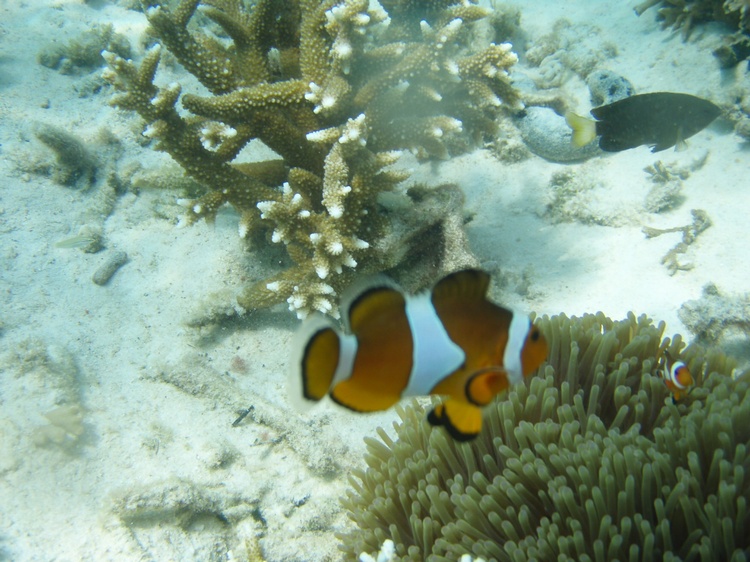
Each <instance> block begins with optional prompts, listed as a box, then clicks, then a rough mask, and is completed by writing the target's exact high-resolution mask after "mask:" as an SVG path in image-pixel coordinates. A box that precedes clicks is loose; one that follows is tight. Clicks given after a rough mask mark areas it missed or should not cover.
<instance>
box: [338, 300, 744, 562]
mask: <svg viewBox="0 0 750 562" xmlns="http://www.w3.org/2000/svg"><path fill="white" fill-rule="evenodd" d="M537 323H538V325H539V326H540V328H541V329H542V331H543V332H544V334H545V336H546V337H547V339H548V341H549V342H550V354H549V358H548V363H547V364H546V365H543V366H542V367H541V368H540V370H539V372H538V373H536V374H535V375H532V376H531V377H530V378H529V379H528V380H527V382H526V383H525V384H521V385H518V386H516V387H514V388H513V390H511V391H510V392H509V393H508V394H507V395H506V396H504V397H501V398H500V399H499V400H497V401H496V402H495V403H494V405H492V406H491V407H489V408H488V411H487V413H486V416H485V420H484V421H485V426H484V428H483V430H482V433H481V434H480V435H479V437H478V438H477V439H476V440H474V441H472V442H469V443H457V442H456V441H454V440H452V439H451V438H450V436H448V435H447V433H446V432H445V431H444V430H443V429H442V428H432V427H430V425H429V424H428V423H427V422H426V421H425V407H424V406H423V405H420V404H418V403H417V402H412V403H411V404H409V405H406V406H405V407H402V408H399V411H398V413H399V415H400V417H401V423H397V424H394V427H395V433H396V438H395V439H392V438H391V437H389V436H388V434H387V433H386V432H385V431H384V430H382V429H380V430H379V431H378V434H379V436H380V439H368V440H367V449H368V452H367V454H366V456H365V462H366V464H367V468H366V469H364V470H360V471H357V472H355V473H354V474H353V475H352V476H351V477H350V484H351V489H350V490H349V491H348V492H347V494H346V496H345V497H344V498H343V499H342V503H343V505H344V507H345V509H347V510H348V515H349V517H350V519H351V520H352V521H353V522H354V524H355V528H353V529H352V530H349V531H347V532H343V533H340V534H339V539H340V540H341V549H342V550H343V551H344V552H345V553H346V555H347V558H349V557H350V558H352V559H356V557H357V556H358V555H359V554H360V553H371V554H375V555H377V552H378V550H379V548H380V546H381V545H382V544H383V542H384V541H385V540H387V539H390V540H392V541H393V543H394V545H395V556H394V557H393V559H394V560H414V561H416V560H429V561H435V562H439V561H446V562H447V561H451V560H453V561H455V560H458V559H459V558H460V557H461V556H463V555H467V554H468V555H470V556H473V557H481V558H483V559H485V560H488V561H491V560H498V561H506V560H507V561H514V562H517V561H522V560H540V561H545V560H558V559H560V558H561V557H562V558H568V559H576V560H597V561H599V560H601V561H608V560H615V559H618V560H680V559H682V560H685V559H692V560H746V559H747V556H748V555H749V554H750V536H748V533H747V529H749V528H750V515H749V514H748V504H749V503H750V376H748V375H746V374H745V375H740V376H737V377H732V376H731V375H732V371H733V369H734V363H733V361H731V360H729V359H727V358H726V357H725V356H724V355H723V354H721V353H720V352H718V351H703V350H701V349H699V348H698V347H695V346H690V347H688V348H687V349H685V350H683V351H682V352H681V353H680V349H681V348H682V347H683V345H684V344H683V343H682V341H681V338H680V337H679V336H675V337H674V338H672V339H671V340H670V339H669V338H663V333H664V324H663V323H661V324H659V325H654V324H653V322H652V321H651V320H650V319H649V318H647V317H645V316H641V317H639V318H636V317H635V315H633V314H630V315H629V316H628V318H627V319H625V320H622V321H613V320H610V319H609V318H607V317H605V316H604V315H603V314H601V313H600V314H596V315H584V316H583V317H582V318H575V317H573V318H568V317H566V316H564V315H560V316H555V317H552V318H548V317H543V318H540V319H538V320H537ZM665 350H667V351H668V352H669V353H670V355H672V356H679V357H680V358H681V359H682V360H683V361H684V362H685V363H687V364H688V366H689V368H690V370H691V372H692V373H693V377H694V379H695V383H696V384H695V387H694V389H693V390H692V392H691V393H690V394H689V395H688V397H687V398H685V399H684V400H682V401H681V402H679V403H677V404H675V403H673V401H672V398H671V396H670V393H669V391H668V389H667V388H666V387H665V385H664V383H663V381H662V379H661V378H660V377H659V376H658V374H657V373H656V371H657V369H658V367H659V366H660V365H659V362H660V360H661V358H662V357H663V356H664V352H665Z"/></svg>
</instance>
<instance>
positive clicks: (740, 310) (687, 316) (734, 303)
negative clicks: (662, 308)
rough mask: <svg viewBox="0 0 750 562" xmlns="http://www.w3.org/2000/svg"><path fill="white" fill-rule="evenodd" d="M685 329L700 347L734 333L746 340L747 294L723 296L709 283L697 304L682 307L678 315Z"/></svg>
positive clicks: (749, 308) (748, 326) (749, 303)
mask: <svg viewBox="0 0 750 562" xmlns="http://www.w3.org/2000/svg"><path fill="white" fill-rule="evenodd" d="M678 314H679V316H680V320H682V321H683V322H684V323H685V325H686V326H687V327H688V329H689V330H690V331H691V332H692V333H693V334H695V336H696V337H697V338H698V339H699V340H700V341H701V342H703V343H706V344H710V345H716V344H717V343H718V342H719V340H720V339H721V338H722V335H723V334H724V332H726V331H728V330H732V329H738V330H740V331H741V332H743V333H744V334H745V336H746V337H749V336H750V294H747V293H746V294H744V295H732V296H730V295H725V294H723V293H722V292H721V291H719V289H718V287H716V285H714V284H713V283H710V284H708V285H706V286H705V287H703V294H702V295H701V298H699V299H697V300H691V301H687V302H686V303H684V304H683V305H682V306H681V307H680V310H679V312H678Z"/></svg>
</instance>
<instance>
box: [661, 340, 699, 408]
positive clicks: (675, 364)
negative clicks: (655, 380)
mask: <svg viewBox="0 0 750 562" xmlns="http://www.w3.org/2000/svg"><path fill="white" fill-rule="evenodd" d="M657 372H658V373H659V374H660V375H661V377H662V378H663V379H664V384H666V385H667V388H668V389H669V391H670V392H671V393H672V401H673V402H679V401H680V400H682V399H683V398H685V397H686V396H687V395H688V392H690V387H691V386H693V383H694V381H693V375H691V374H690V369H688V367H687V365H685V363H683V362H682V361H674V360H673V359H672V356H671V355H670V354H669V352H668V351H666V350H665V351H664V368H662V369H659V370H658V371H657Z"/></svg>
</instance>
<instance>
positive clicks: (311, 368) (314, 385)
mask: <svg viewBox="0 0 750 562" xmlns="http://www.w3.org/2000/svg"><path fill="white" fill-rule="evenodd" d="M292 341H293V345H292V357H291V360H290V362H289V377H288V385H287V386H288V391H289V400H290V402H292V403H293V404H294V405H295V406H297V407H298V408H302V409H304V408H305V407H306V406H310V405H311V404H313V403H315V402H318V401H319V400H321V399H322V398H323V397H324V396H325V395H326V394H328V392H329V391H330V390H331V386H332V385H333V379H334V376H335V374H336V369H337V367H338V363H339V358H340V355H341V341H342V336H341V334H340V333H339V330H338V328H337V327H336V325H335V324H334V323H333V321H332V320H331V319H330V318H328V317H325V316H320V315H315V316H311V317H310V318H308V319H307V320H306V321H305V322H304V323H303V324H302V326H301V327H300V328H299V330H297V333H296V334H295V335H294V338H293V340H292Z"/></svg>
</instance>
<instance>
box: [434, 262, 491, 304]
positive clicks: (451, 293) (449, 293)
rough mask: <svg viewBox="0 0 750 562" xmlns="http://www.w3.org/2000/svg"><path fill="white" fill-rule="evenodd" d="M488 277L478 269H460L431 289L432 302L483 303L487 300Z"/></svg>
mask: <svg viewBox="0 0 750 562" xmlns="http://www.w3.org/2000/svg"><path fill="white" fill-rule="evenodd" d="M489 286H490V276H489V274H488V273H486V272H484V271H481V270H479V269H462V270H460V271H456V272H454V273H451V274H450V275H447V276H446V277H444V278H443V279H441V280H440V281H438V283H437V285H435V287H433V289H432V302H434V303H438V302H445V301H449V300H456V299H461V300H463V301H483V300H486V299H487V289H489Z"/></svg>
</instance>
